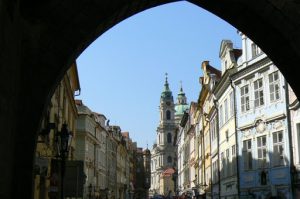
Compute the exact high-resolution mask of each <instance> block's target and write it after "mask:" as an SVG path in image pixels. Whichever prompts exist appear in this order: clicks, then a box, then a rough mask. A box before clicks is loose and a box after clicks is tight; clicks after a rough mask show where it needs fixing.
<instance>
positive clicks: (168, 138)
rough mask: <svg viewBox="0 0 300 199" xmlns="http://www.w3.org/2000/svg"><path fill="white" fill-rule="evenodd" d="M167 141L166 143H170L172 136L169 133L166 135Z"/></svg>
mask: <svg viewBox="0 0 300 199" xmlns="http://www.w3.org/2000/svg"><path fill="white" fill-rule="evenodd" d="M167 141H168V143H171V142H172V135H171V133H168V135H167Z"/></svg>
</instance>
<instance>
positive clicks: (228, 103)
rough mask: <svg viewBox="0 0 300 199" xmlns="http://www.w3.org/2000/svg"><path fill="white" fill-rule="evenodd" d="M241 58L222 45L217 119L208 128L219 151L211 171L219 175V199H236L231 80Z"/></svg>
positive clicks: (227, 44) (227, 43)
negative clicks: (216, 162) (217, 160)
mask: <svg viewBox="0 0 300 199" xmlns="http://www.w3.org/2000/svg"><path fill="white" fill-rule="evenodd" d="M241 54H242V50H241V49H234V48H233V43H232V42H231V41H230V40H223V41H222V42H221V47H220V53H219V57H220V59H221V68H222V77H221V79H220V81H219V83H218V84H217V85H216V87H215V89H214V95H215V99H216V107H217V110H218V116H217V117H216V118H215V119H214V120H211V124H212V126H215V127H212V128H211V130H212V139H213V138H215V137H216V139H218V141H217V143H218V147H219V152H218V155H219V163H218V165H215V167H214V169H213V170H214V173H215V175H216V176H217V175H218V171H219V174H220V176H219V178H220V183H219V185H220V187H219V191H220V193H219V196H220V198H228V199H231V198H232V199H233V198H238V179H237V169H238V167H237V132H236V123H235V121H236V114H235V98H234V96H235V93H234V89H233V85H232V82H231V79H230V78H231V75H232V74H234V73H235V72H236V71H237V61H238V58H239V57H240V56H241ZM213 134H216V136H214V135H213ZM212 142H213V141H212ZM216 167H218V168H216Z"/></svg>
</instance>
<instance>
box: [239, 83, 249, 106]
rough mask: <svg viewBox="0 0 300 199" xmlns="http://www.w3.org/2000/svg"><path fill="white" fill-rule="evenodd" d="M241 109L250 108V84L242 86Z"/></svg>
mask: <svg viewBox="0 0 300 199" xmlns="http://www.w3.org/2000/svg"><path fill="white" fill-rule="evenodd" d="M241 109H242V112H246V111H249V110H250V97H249V85H246V86H243V87H242V88H241Z"/></svg>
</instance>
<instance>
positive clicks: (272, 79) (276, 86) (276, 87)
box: [269, 71, 280, 102]
mask: <svg viewBox="0 0 300 199" xmlns="http://www.w3.org/2000/svg"><path fill="white" fill-rule="evenodd" d="M269 88H270V101H271V102H274V101H276V100H279V99H280V82H279V75H278V71H276V72H274V73H271V74H270V75H269Z"/></svg>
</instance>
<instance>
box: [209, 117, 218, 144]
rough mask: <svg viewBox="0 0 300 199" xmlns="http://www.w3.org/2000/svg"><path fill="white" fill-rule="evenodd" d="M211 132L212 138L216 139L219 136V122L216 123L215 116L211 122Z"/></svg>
mask: <svg viewBox="0 0 300 199" xmlns="http://www.w3.org/2000/svg"><path fill="white" fill-rule="evenodd" d="M210 125H211V128H210V133H211V140H212V141H214V140H216V138H217V124H216V117H214V118H213V119H212V121H211V123H210Z"/></svg>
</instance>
